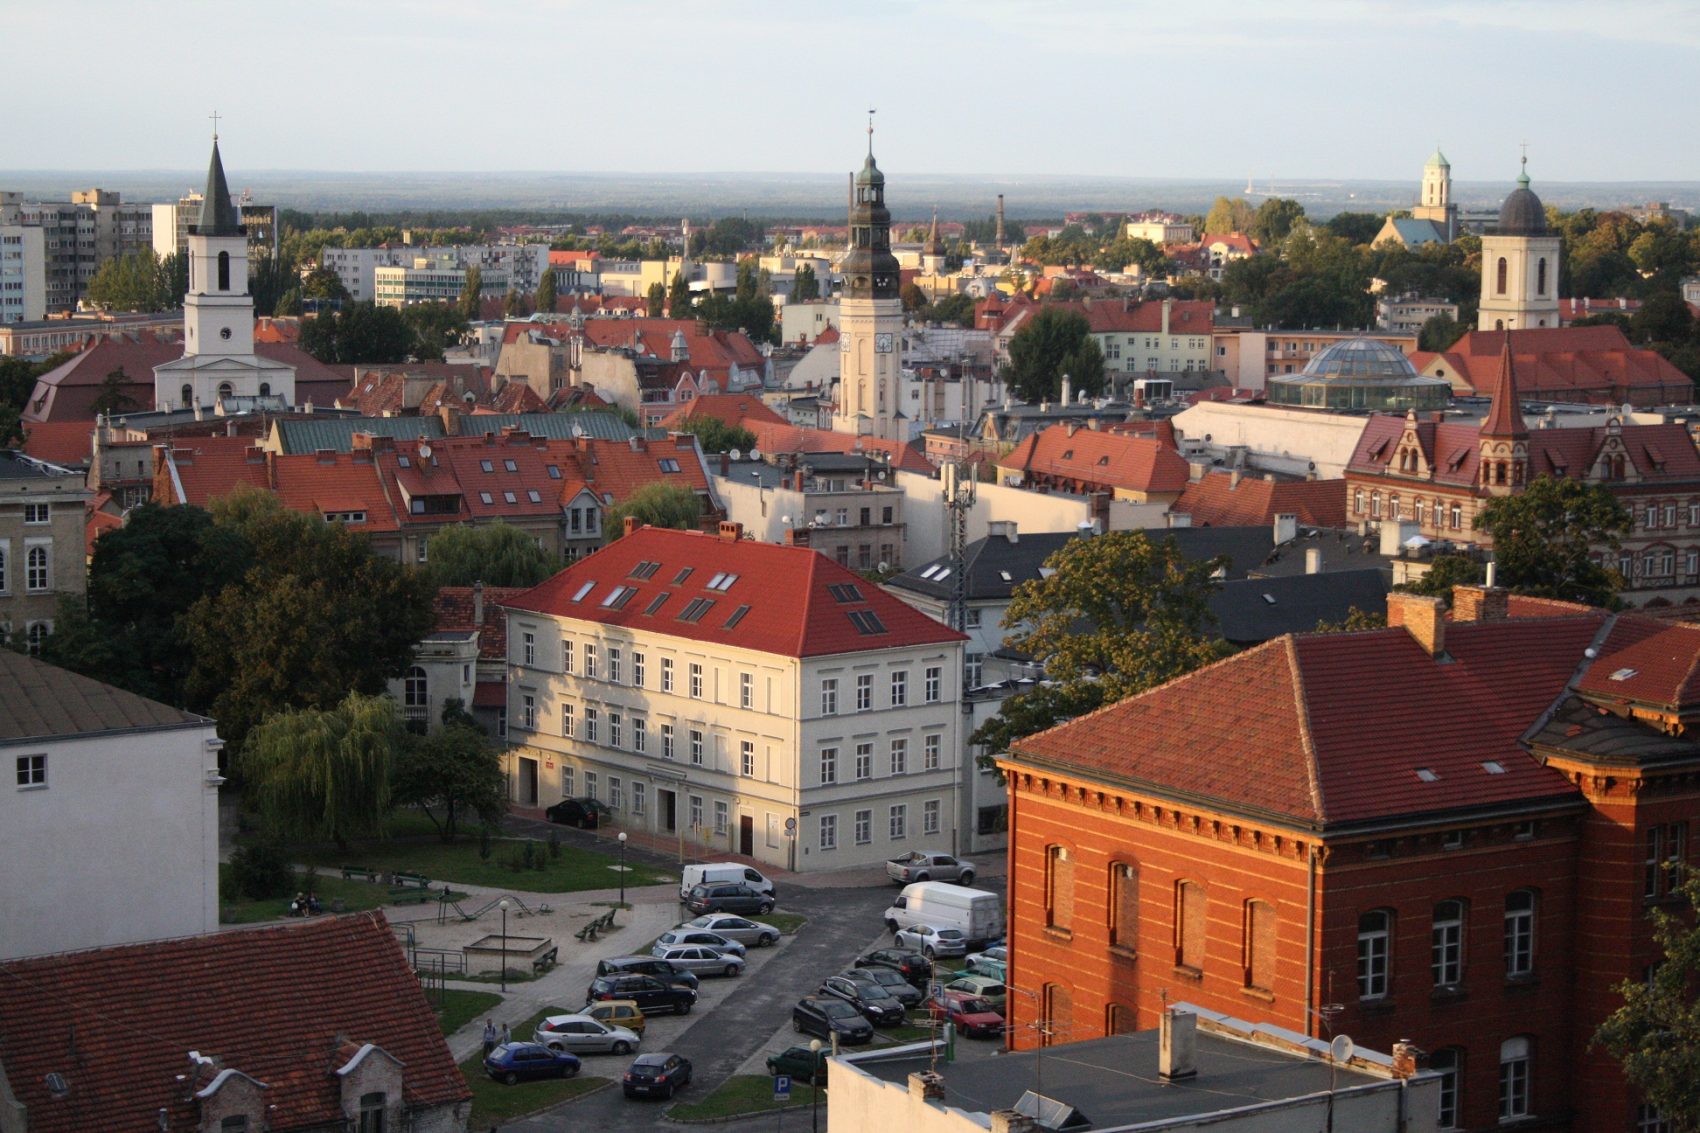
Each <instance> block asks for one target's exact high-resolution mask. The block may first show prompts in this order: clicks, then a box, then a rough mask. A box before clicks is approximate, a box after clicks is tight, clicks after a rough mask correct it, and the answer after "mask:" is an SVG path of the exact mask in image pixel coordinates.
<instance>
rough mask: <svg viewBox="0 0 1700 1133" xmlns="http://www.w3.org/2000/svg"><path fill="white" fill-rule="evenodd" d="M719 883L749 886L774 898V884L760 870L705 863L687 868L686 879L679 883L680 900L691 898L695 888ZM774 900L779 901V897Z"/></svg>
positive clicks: (743, 866)
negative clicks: (692, 890)
mask: <svg viewBox="0 0 1700 1133" xmlns="http://www.w3.org/2000/svg"><path fill="white" fill-rule="evenodd" d="M718 882H736V883H738V884H740V885H748V886H749V887H750V888H751V889H754V890H755V891H756V892H757V893H765V894H767V895H768V896H769V897H774V892H773V882H771V881H769V880H768V879H767V878H765V877H763V876H762V872H761V870H759V869H751V868H750V867H749V866H747V865H744V864H743V863H741V862H703V863H702V864H701V865H688V866H686V867H685V875H684V879H683V880H682V881H680V882H679V900H681V901H683V900H684V899H685V898H686V897H689V896H690V895H691V888H692V887H693V886H697V885H714V884H716V883H718ZM774 899H775V901H777V900H778V898H777V897H775V898H774Z"/></svg>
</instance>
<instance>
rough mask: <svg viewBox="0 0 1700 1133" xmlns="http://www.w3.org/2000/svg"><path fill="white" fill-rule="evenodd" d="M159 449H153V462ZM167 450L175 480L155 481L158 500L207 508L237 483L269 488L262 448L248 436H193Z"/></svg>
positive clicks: (269, 477) (269, 479)
mask: <svg viewBox="0 0 1700 1133" xmlns="http://www.w3.org/2000/svg"><path fill="white" fill-rule="evenodd" d="M160 451H161V450H160V449H158V448H155V449H154V453H155V458H156V461H157V459H158V454H159V453H160ZM170 451H171V463H172V464H173V465H174V466H175V467H176V470H177V476H176V479H175V480H174V481H173V480H171V479H169V477H168V478H166V479H165V480H164V481H163V482H161V481H158V480H156V484H155V487H156V490H155V493H154V495H155V497H156V498H157V499H159V501H160V502H161V503H165V504H193V505H194V506H195V507H206V506H207V504H208V502H209V501H211V500H214V499H216V498H218V497H219V496H224V495H228V494H229V493H230V492H232V491H233V490H235V488H236V486H237V485H239V484H248V485H251V486H253V487H255V488H263V489H265V490H267V491H269V490H271V486H272V483H271V472H270V470H269V469H268V467H267V463H266V453H265V450H264V449H261V448H259V447H258V446H256V445H255V444H254V441H253V438H251V437H218V436H213V437H195V438H193V439H192V440H187V441H183V442H180V443H178V444H176V445H174V446H172V448H171V450H170ZM155 467H156V468H157V467H158V465H157V463H156V465H155ZM179 487H181V489H182V490H181V491H178V490H177V489H178V488H179Z"/></svg>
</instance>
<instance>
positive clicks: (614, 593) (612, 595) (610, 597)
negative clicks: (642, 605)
mask: <svg viewBox="0 0 1700 1133" xmlns="http://www.w3.org/2000/svg"><path fill="white" fill-rule="evenodd" d="M630 589H631V588H630V587H627V586H616V587H614V589H612V590H610V591H608V594H607V596H606V597H604V598H603V599H602V604H603V605H604V606H612V605H613V604H614V603H616V602H618V601H619V600H620V599H621V598H623V597H625V595H626V592H627V591H628V590H630Z"/></svg>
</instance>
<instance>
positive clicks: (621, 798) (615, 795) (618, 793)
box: [608, 775, 626, 811]
mask: <svg viewBox="0 0 1700 1133" xmlns="http://www.w3.org/2000/svg"><path fill="white" fill-rule="evenodd" d="M623 787H624V784H622V783H621V782H620V777H619V776H618V775H610V776H608V809H609V810H615V811H617V810H619V809H620V807H621V805H623V804H624V803H625V801H626V800H625V794H624V793H623Z"/></svg>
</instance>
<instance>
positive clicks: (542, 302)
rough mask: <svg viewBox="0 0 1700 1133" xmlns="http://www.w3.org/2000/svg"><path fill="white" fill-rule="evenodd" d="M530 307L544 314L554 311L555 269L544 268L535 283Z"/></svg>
mask: <svg viewBox="0 0 1700 1133" xmlns="http://www.w3.org/2000/svg"><path fill="white" fill-rule="evenodd" d="M531 305H532V309H534V310H537V311H542V312H543V313H544V314H551V315H552V314H554V313H555V269H554V268H544V269H543V278H542V279H541V280H539V281H538V283H537V293H536V294H535V295H533V296H532V297H531Z"/></svg>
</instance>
